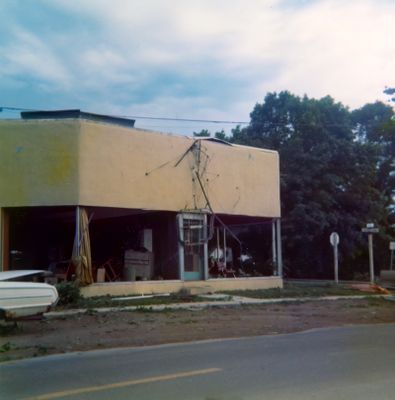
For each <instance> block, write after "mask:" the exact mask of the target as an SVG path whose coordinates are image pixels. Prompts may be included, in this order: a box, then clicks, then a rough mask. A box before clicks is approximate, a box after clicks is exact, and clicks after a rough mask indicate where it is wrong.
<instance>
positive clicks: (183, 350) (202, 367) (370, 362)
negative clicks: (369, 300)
mask: <svg viewBox="0 0 395 400" xmlns="http://www.w3.org/2000/svg"><path fill="white" fill-rule="evenodd" d="M191 329H192V328H191ZM0 390H1V392H0V398H1V399H3V400H5V399H18V400H19V399H26V398H29V399H32V398H34V399H111V400H117V399H139V400H144V399H150V400H152V399H160V400H162V399H169V400H170V399H171V400H174V399H204V400H220V399H221V400H225V399H226V400H236V399H238V400H239V399H259V400H262V399H265V400H272V399H300V400H302V399H303V400H306V399H320V400H322V399H331V400H332V399H337V400H338V399H352V398H357V399H358V400H363V399H372V398H374V399H380V400H385V399H388V400H393V399H395V324H385V325H384V324H383V325H371V326H354V327H345V328H331V329H320V330H314V331H308V332H304V333H297V334H289V335H278V336H261V337H254V338H243V339H231V340H217V341H207V342H195V343H190V344H178V345H165V346H153V347H146V348H128V349H126V348H125V349H116V350H103V351H92V352H86V353H73V354H66V355H59V356H48V357H42V358H35V359H29V360H22V361H16V362H9V363H4V364H1V365H0Z"/></svg>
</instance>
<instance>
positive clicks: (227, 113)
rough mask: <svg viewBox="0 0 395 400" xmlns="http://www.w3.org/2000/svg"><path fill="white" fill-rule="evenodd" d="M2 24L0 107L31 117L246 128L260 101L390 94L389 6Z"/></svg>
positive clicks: (267, 8) (126, 13)
mask: <svg viewBox="0 0 395 400" xmlns="http://www.w3.org/2000/svg"><path fill="white" fill-rule="evenodd" d="M22 7H24V11H25V12H23V13H22V12H20V11H21V8H22ZM18 11H19V12H18ZM0 17H1V18H2V21H4V23H3V28H1V27H0V33H1V34H2V39H0V78H1V80H0V96H1V97H0V99H1V102H2V103H7V100H8V99H9V98H11V99H14V101H15V99H17V98H18V96H19V97H20V102H21V103H22V102H23V99H24V101H28V102H29V104H25V106H29V107H31V108H34V107H41V108H42V107H45V106H46V107H48V108H50V107H52V106H53V107H65V106H74V107H81V108H84V109H88V110H90V111H96V112H99V111H100V112H108V113H115V112H116V113H117V114H141V113H149V115H161V116H170V117H175V116H177V117H198V118H208V119H211V118H214V119H215V118H216V119H230V120H248V114H249V112H250V111H251V110H252V107H253V106H254V104H255V103H256V102H260V101H262V99H263V97H264V96H265V94H266V93H267V92H268V91H280V90H290V91H291V92H294V93H296V94H298V95H303V94H307V95H309V96H311V97H322V96H325V95H328V94H329V95H331V96H332V97H334V98H335V99H336V100H337V101H341V102H343V103H344V104H345V105H348V106H350V107H351V108H355V107H360V106H362V105H363V104H365V103H366V102H373V101H375V100H376V99H384V97H383V96H382V90H383V88H384V86H385V85H395V76H394V71H395V58H394V57H393V54H394V52H395V41H394V40H393V21H394V20H395V18H394V17H395V2H393V1H392V0H359V1H353V2H344V1H341V0H309V1H296V0H266V1H263V0H262V1H247V2H246V1H242V0H228V1H224V0H201V1H199V2H189V1H180V0H168V1H166V2H164V1H159V0H156V1H155V0H145V1H144V2H141V1H137V0H136V1H124V0H113V1H111V2H109V1H105V0H81V1H70V0H41V1H39V0H36V1H29V0H27V1H24V2H8V1H5V2H4V3H3V4H2V5H1V6H0ZM27 84H29V90H30V92H29V95H28V96H23V93H24V90H26V85H27ZM44 93H45V95H44ZM46 101H47V102H49V101H50V103H48V104H46Z"/></svg>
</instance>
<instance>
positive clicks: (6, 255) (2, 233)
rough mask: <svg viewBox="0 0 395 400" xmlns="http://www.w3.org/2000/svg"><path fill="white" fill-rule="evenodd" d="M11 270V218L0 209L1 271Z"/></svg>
mask: <svg viewBox="0 0 395 400" xmlns="http://www.w3.org/2000/svg"><path fill="white" fill-rule="evenodd" d="M9 269H10V218H9V215H8V213H7V212H6V210H5V209H4V208H1V207H0V271H8V270H9Z"/></svg>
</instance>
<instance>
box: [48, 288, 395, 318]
mask: <svg viewBox="0 0 395 400" xmlns="http://www.w3.org/2000/svg"><path fill="white" fill-rule="evenodd" d="M201 297H206V298H207V301H199V302H191V303H173V304H152V305H138V306H117V307H100V308H89V309H86V308H85V309H84V308H77V309H72V310H63V311H51V312H48V313H45V314H44V317H45V318H47V319H52V318H61V317H67V316H71V315H78V314H84V313H86V312H92V313H109V312H119V311H136V310H138V311H141V310H147V311H164V310H193V311H198V310H202V309H204V308H209V307H235V306H242V305H257V304H275V303H303V302H307V301H334V300H360V299H367V298H382V299H384V298H386V299H392V298H394V299H395V297H394V296H392V295H381V294H377V295H372V294H371V295H355V296H322V297H283V298H274V299H254V298H251V297H241V296H228V295H215V294H213V295H206V296H201ZM229 297H230V299H229ZM221 298H223V299H225V298H226V300H220V299H221ZM210 299H217V300H211V301H210Z"/></svg>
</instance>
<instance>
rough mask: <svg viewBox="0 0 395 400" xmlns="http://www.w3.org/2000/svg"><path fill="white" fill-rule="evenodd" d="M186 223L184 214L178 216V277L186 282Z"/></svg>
mask: <svg viewBox="0 0 395 400" xmlns="http://www.w3.org/2000/svg"><path fill="white" fill-rule="evenodd" d="M183 225H184V221H183V218H182V214H178V215H177V229H178V277H179V279H180V280H181V281H183V280H184V226H183Z"/></svg>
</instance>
